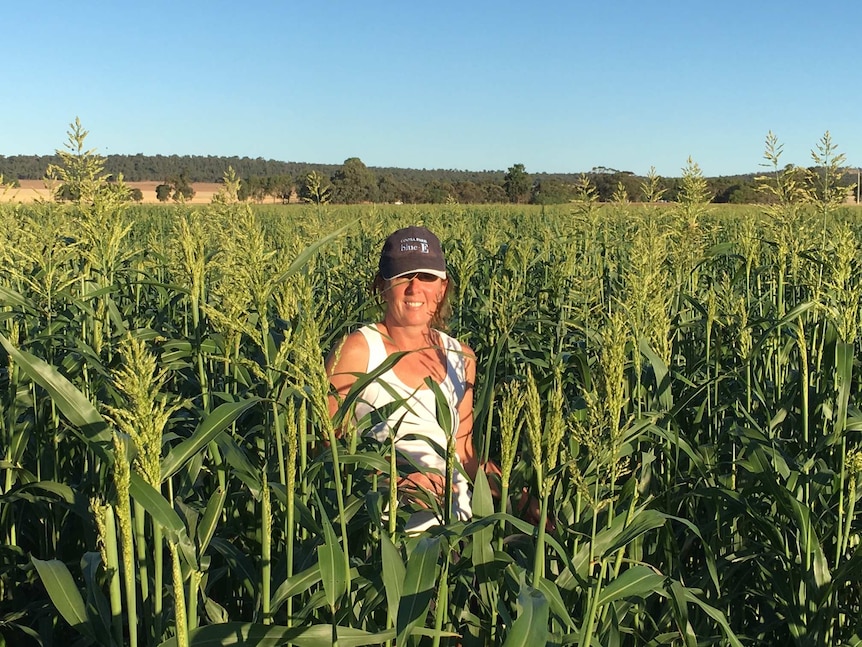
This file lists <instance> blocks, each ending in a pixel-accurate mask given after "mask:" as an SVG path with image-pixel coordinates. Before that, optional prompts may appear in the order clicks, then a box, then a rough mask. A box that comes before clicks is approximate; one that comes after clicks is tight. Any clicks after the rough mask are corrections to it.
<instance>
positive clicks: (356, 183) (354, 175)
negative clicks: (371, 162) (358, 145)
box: [332, 157, 377, 204]
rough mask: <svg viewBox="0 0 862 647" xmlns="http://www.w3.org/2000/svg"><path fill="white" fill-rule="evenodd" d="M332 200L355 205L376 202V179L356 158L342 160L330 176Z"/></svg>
mask: <svg viewBox="0 0 862 647" xmlns="http://www.w3.org/2000/svg"><path fill="white" fill-rule="evenodd" d="M332 188H333V191H332V200H333V202H343V203H347V204H356V203H359V202H376V201H377V179H376V178H375V176H374V172H373V171H371V170H370V169H369V168H368V167H367V166H365V164H364V163H363V162H362V160H361V159H359V158H358V157H350V158H348V159H346V160H344V164H342V165H341V168H340V169H338V170H337V171H335V173H333V175H332Z"/></svg>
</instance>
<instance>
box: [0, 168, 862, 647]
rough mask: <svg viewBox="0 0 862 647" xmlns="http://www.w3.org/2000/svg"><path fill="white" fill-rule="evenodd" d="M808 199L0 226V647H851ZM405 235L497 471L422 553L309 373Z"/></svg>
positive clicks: (831, 405)
mask: <svg viewBox="0 0 862 647" xmlns="http://www.w3.org/2000/svg"><path fill="white" fill-rule="evenodd" d="M830 177H831V176H830V167H829V166H828V165H827V166H826V167H825V168H824V169H823V174H822V176H816V175H815V176H812V177H810V178H808V179H807V180H806V181H805V182H801V181H800V179H799V175H798V174H796V173H794V172H792V171H791V170H788V169H783V170H782V169H781V166H780V165H778V164H776V168H775V170H774V172H773V173H771V174H768V176H767V177H766V179H765V180H764V187H765V190H766V191H768V192H770V195H772V196H773V200H772V203H771V204H769V205H766V206H759V207H754V206H752V207H737V208H731V207H729V206H725V207H721V208H720V207H718V206H716V205H710V204H709V203H708V197H707V196H706V195H705V194H704V192H703V184H702V178H701V177H700V176H699V175H698V172H697V169H696V167H691V168H689V170H688V172H687V174H686V175H685V177H684V178H683V180H682V181H683V184H684V191H683V192H682V193H681V196H682V199H681V200H680V202H678V203H659V202H658V199H659V197H660V196H659V195H657V193H655V192H654V193H653V194H652V197H653V198H654V199H655V200H654V201H652V202H647V203H639V204H631V203H628V202H627V201H626V200H625V199H624V196H619V198H620V199H619V200H618V201H616V202H614V203H607V204H599V203H597V202H596V201H595V200H594V199H593V196H592V195H591V194H590V192H589V189H588V187H584V191H583V192H582V195H581V199H580V200H579V201H577V202H573V203H571V204H566V205H560V206H556V207H546V208H542V207H538V206H524V205H510V206H487V207H481V208H477V207H469V206H460V205H454V204H453V205H446V206H435V207H412V206H411V207H408V206H405V205H401V206H362V207H349V206H344V207H334V206H330V205H325V204H321V205H285V206H282V205H263V206H250V205H245V204H241V203H236V202H232V201H230V200H224V201H222V202H219V203H213V204H209V205H170V206H162V205H123V204H119V203H117V202H115V201H113V200H112V197H111V195H110V194H109V193H108V194H102V193H99V192H98V191H95V192H94V193H92V196H90V194H86V195H87V196H89V197H92V199H83V198H82V199H81V200H79V201H78V202H77V203H73V204H66V205H60V204H54V203H44V202H42V203H38V202H37V203H31V204H17V205H11V204H6V205H0V220H2V227H0V232H2V233H0V263H2V270H0V334H2V337H0V345H2V346H0V365H2V368H0V542H2V543H0V645H2V644H6V645H10V646H11V645H44V646H53V645H86V644H96V645H115V646H117V647H119V646H120V645H131V646H133V647H137V646H144V645H146V646H159V645H164V646H165V647H169V646H173V645H177V646H180V647H184V646H185V645H281V644H295V645H301V646H316V645H336V644H337V645H366V644H386V645H395V644H397V645H456V644H461V645H482V646H485V645H507V646H510V645H511V646H520V645H530V646H531V647H535V646H536V645H540V644H553V645H602V646H614V645H631V646H644V645H681V646H686V647H689V646H691V647H694V646H703V645H734V646H740V645H764V646H765V645H800V646H802V645H810V646H815V645H860V644H862V583H860V580H862V578H860V577H859V574H860V573H862V548H860V529H862V524H860V516H859V513H858V508H857V503H858V500H859V496H860V487H859V486H860V481H862V446H860V431H862V413H860V389H859V366H858V350H859V344H860V341H859V332H860V331H859V325H860V307H859V299H860V281H862V268H860V260H862V226H860V215H862V214H860V212H859V211H858V210H856V209H854V208H852V207H848V206H844V205H842V204H841V202H842V200H843V196H841V195H838V194H837V193H835V192H833V191H831V185H830ZM646 189H647V191H645V193H646V194H647V195H650V193H649V191H648V189H649V187H646ZM84 195H85V194H84V193H82V196H84ZM408 224H423V225H425V226H427V227H429V228H430V229H432V230H433V231H435V232H436V233H437V234H438V235H439V236H440V238H441V240H442V243H443V247H444V250H445V251H446V254H447V259H448V262H449V266H450V272H451V276H452V279H453V281H454V284H455V290H454V299H453V302H452V306H453V314H452V317H451V320H450V322H449V327H450V332H451V334H453V335H455V336H456V337H459V338H460V339H462V340H463V341H465V342H466V343H468V344H469V345H470V346H471V347H472V348H473V349H474V350H475V352H476V354H477V357H478V377H477V382H478V384H477V387H476V401H475V442H476V447H477V451H478V453H479V454H480V455H481V456H482V457H486V458H493V459H494V460H496V461H497V462H498V463H499V464H500V465H501V467H502V472H503V474H502V485H503V497H502V500H497V499H495V498H492V496H491V494H490V490H489V486H488V483H487V482H486V480H485V477H484V476H483V475H482V473H481V471H480V473H479V476H478V477H477V479H476V482H475V483H474V487H473V489H474V494H473V510H474V517H473V519H471V520H469V521H450V522H449V523H444V524H442V525H441V526H439V527H437V528H435V529H432V530H429V531H427V532H425V533H423V534H420V535H417V536H413V535H407V534H405V532H404V530H403V527H404V526H403V524H404V519H405V518H406V516H407V515H408V513H409V512H410V510H411V509H412V508H413V506H418V505H422V502H421V501H418V500H412V501H411V500H405V499H404V498H403V497H401V498H398V496H399V493H397V492H395V491H394V488H389V487H388V485H387V484H388V483H390V482H395V481H396V479H392V478H391V475H392V473H393V471H395V470H398V469H404V468H403V466H401V465H400V462H399V463H396V461H395V452H394V451H393V448H392V446H391V444H390V443H382V444H381V443H378V442H376V441H373V440H372V439H370V438H369V437H368V436H367V435H365V434H364V433H363V429H362V422H361V421H360V424H359V426H358V427H356V428H354V427H351V426H350V425H348V424H346V423H344V421H345V420H347V419H348V415H347V414H348V410H349V406H350V397H348V399H347V401H346V402H345V405H344V406H343V407H342V410H340V411H339V413H338V414H337V415H336V417H335V419H331V418H330V416H329V414H328V410H327V394H328V381H327V378H326V374H325V372H324V368H323V360H324V357H325V356H326V354H327V353H328V352H329V351H330V349H332V348H333V346H334V345H335V344H336V343H337V341H338V340H339V339H340V338H341V337H342V336H343V335H344V334H345V333H346V332H349V331H350V330H353V329H355V327H356V326H358V325H359V324H361V323H364V322H368V321H373V320H375V318H376V317H377V316H378V314H379V307H380V306H379V304H378V303H376V302H375V301H374V300H373V299H372V297H370V296H369V291H368V285H369V282H370V281H371V279H372V277H373V275H374V272H375V271H376V263H377V258H378V254H379V250H380V246H381V244H382V241H383V239H384V238H385V237H386V235H387V234H389V233H390V232H391V231H393V230H394V229H396V228H398V227H401V226H405V225H408ZM365 379H367V378H360V380H359V382H358V384H359V385H360V386H361V385H362V384H363V381H364V380H365ZM342 424H345V432H344V433H343V434H342V435H337V434H336V433H335V431H334V430H335V428H336V427H338V426H339V425H342ZM449 476H450V477H451V474H450V475H449ZM524 489H526V490H527V491H529V492H530V493H532V494H533V495H534V496H535V497H536V498H537V499H538V501H539V502H540V510H541V518H542V521H540V522H539V523H538V524H537V525H533V524H531V523H528V522H527V521H525V520H524V519H523V515H522V514H521V512H520V510H519V508H518V505H517V503H518V501H519V500H520V495H521V492H522V491H523V490H524ZM510 493H511V494H510ZM450 495H451V493H450ZM393 503H395V504H396V505H392V504H393ZM429 504H430V505H434V502H433V501H431V502H430V503H429ZM393 509H395V510H397V513H395V514H391V515H390V514H388V513H387V511H388V510H393Z"/></svg>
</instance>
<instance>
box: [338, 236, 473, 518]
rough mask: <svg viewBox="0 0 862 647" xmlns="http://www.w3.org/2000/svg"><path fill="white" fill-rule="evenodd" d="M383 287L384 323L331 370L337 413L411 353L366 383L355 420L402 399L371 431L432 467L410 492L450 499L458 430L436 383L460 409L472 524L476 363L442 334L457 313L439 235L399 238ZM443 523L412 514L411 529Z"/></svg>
mask: <svg viewBox="0 0 862 647" xmlns="http://www.w3.org/2000/svg"><path fill="white" fill-rule="evenodd" d="M373 290H374V291H375V292H376V293H378V294H379V295H380V296H381V298H382V300H383V302H384V304H385V312H384V315H383V320H382V321H380V322H378V323H376V324H371V325H367V326H364V327H362V328H360V329H359V330H357V331H356V332H353V333H352V334H350V335H348V336H347V337H346V338H345V340H344V342H343V343H342V344H341V346H340V347H339V348H338V349H336V351H335V352H334V353H333V354H332V355H331V356H330V357H329V359H328V360H327V373H328V374H329V379H330V382H331V383H332V386H333V387H334V389H335V392H336V394H337V395H336V396H333V397H331V398H330V413H334V412H335V410H336V409H337V408H338V404H339V400H340V399H342V398H344V396H345V395H346V394H347V393H348V392H349V391H350V388H351V387H352V386H353V384H354V383H355V382H356V380H357V375H358V374H365V373H369V372H371V371H373V370H374V369H376V368H378V367H379V366H380V365H381V364H382V363H383V362H384V361H385V360H386V358H387V357H389V356H390V355H391V354H393V353H399V352H404V355H403V356H402V357H400V359H398V360H397V362H396V363H395V364H394V366H393V367H392V368H390V369H389V370H387V371H385V372H384V373H382V374H381V375H380V376H379V377H378V378H377V379H376V380H375V381H373V382H372V383H371V384H369V385H368V386H367V387H365V389H364V390H363V392H362V394H361V397H360V398H359V400H358V401H357V404H356V407H355V411H354V420H361V419H362V418H363V417H364V416H366V415H367V414H368V413H370V412H372V411H373V410H380V409H381V408H382V407H384V406H385V405H387V404H390V403H393V402H401V404H400V406H398V407H397V409H396V410H395V411H394V412H393V413H391V414H390V415H389V416H388V417H387V419H386V420H384V421H382V422H380V423H378V424H376V425H375V426H374V427H373V428H372V429H371V434H373V435H374V436H375V437H376V438H378V440H380V441H381V442H384V441H386V439H387V438H388V437H389V434H390V432H394V434H395V447H396V448H397V450H398V452H399V453H400V454H402V456H407V457H408V458H409V459H411V460H412V461H413V462H414V463H416V464H418V465H421V466H423V468H428V469H429V471H426V472H414V473H412V474H410V475H409V476H406V477H404V478H403V479H402V480H401V481H400V482H399V484H398V487H399V488H400V489H404V488H407V489H414V490H415V489H416V488H422V489H425V490H428V491H430V492H431V493H433V494H434V495H436V496H437V498H438V500H442V495H443V492H444V490H445V487H444V486H445V483H444V480H445V476H444V475H445V473H446V459H445V451H446V447H447V440H448V436H449V432H447V431H446V430H444V429H442V428H441V426H440V424H438V417H437V411H436V407H437V401H436V398H435V395H434V391H433V390H432V389H431V388H429V386H428V384H427V383H426V380H427V379H428V378H430V379H431V380H433V381H434V382H436V383H437V384H438V385H439V386H440V391H441V392H442V393H443V394H444V396H445V399H446V402H447V405H448V407H449V409H450V411H451V413H452V416H451V417H452V427H453V429H452V431H453V432H454V434H455V451H456V454H457V456H456V468H455V470H454V476H453V480H452V485H453V497H452V499H453V507H452V508H453V509H452V518H458V519H469V518H470V516H471V510H470V489H469V481H468V480H467V478H466V477H465V475H464V472H466V474H467V475H468V476H469V478H470V479H471V480H472V479H473V478H474V477H475V476H476V471H477V469H478V468H479V462H478V458H477V456H476V453H475V450H474V448H473V385H474V382H475V378H476V359H475V356H474V354H473V351H471V350H470V349H469V348H468V347H467V346H465V345H464V344H461V343H460V342H458V340H456V339H454V338H453V337H450V336H449V335H447V334H446V333H444V332H442V331H441V330H440V329H439V327H441V326H442V324H443V318H444V316H445V314H446V312H447V310H448V304H447V296H448V291H449V278H448V275H447V273H446V261H445V259H444V256H443V250H442V248H441V246H440V241H439V240H438V238H437V236H435V235H434V234H433V233H432V232H430V231H429V230H428V229H426V228H424V227H407V228H404V229H399V230H398V231H396V232H394V233H393V234H391V235H390V236H389V237H388V238H387V239H386V242H385V243H384V245H383V250H382V252H381V254H380V262H379V269H378V273H377V275H376V277H375V279H374V283H373ZM459 466H460V468H461V469H459ZM440 521H441V520H439V519H437V518H436V517H435V516H434V514H433V513H432V512H431V511H430V510H427V511H423V512H421V513H418V514H414V515H412V516H411V518H410V521H409V522H408V525H407V528H406V529H407V530H408V531H419V530H423V529H425V528H428V527H430V526H432V525H435V524H437V523H440Z"/></svg>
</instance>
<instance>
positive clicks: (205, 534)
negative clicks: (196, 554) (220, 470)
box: [197, 487, 227, 555]
mask: <svg viewBox="0 0 862 647" xmlns="http://www.w3.org/2000/svg"><path fill="white" fill-rule="evenodd" d="M225 499H227V490H225V489H224V488H222V487H217V488H216V491H215V492H213V494H212V496H211V497H210V500H209V501H208V502H207V508H206V510H205V511H204V516H203V517H202V518H201V522H200V525H198V530H197V536H198V546H199V549H200V552H201V555H203V554H204V552H206V549H207V546H209V543H210V540H211V539H212V537H213V533H215V529H216V525H217V524H218V520H219V517H221V513H222V510H223V509H224V502H225Z"/></svg>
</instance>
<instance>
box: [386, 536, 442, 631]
mask: <svg viewBox="0 0 862 647" xmlns="http://www.w3.org/2000/svg"><path fill="white" fill-rule="evenodd" d="M440 541H441V540H440V538H439V537H422V538H421V539H420V540H419V542H418V543H417V544H416V547H415V548H414V549H413V552H412V553H411V554H410V556H409V557H408V558H407V572H406V573H405V574H404V590H403V592H402V596H401V601H400V602H399V604H398V618H397V621H396V625H395V626H396V630H397V633H398V639H397V641H396V642H397V644H399V645H404V644H406V638H407V636H409V635H410V634H411V633H412V631H413V629H414V627H416V626H417V625H419V624H421V623H422V622H423V621H424V619H425V616H426V615H427V613H428V607H429V605H430V604H431V598H432V597H433V596H434V591H435V590H436V588H437V578H438V574H439V571H440V569H439V567H438V565H437V560H438V558H439V557H440Z"/></svg>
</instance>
